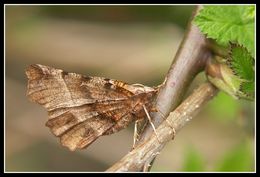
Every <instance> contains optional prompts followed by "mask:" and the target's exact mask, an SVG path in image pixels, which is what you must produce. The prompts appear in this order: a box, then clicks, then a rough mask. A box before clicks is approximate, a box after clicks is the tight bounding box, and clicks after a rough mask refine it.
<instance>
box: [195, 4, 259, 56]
mask: <svg viewBox="0 0 260 177" xmlns="http://www.w3.org/2000/svg"><path fill="white" fill-rule="evenodd" d="M253 7H254V6H252V5H230V6H204V8H203V9H202V10H201V11H200V13H199V14H198V15H197V16H196V18H195V19H194V22H195V24H196V25H198V27H199V28H200V30H201V31H202V32H203V33H204V34H206V35H207V37H208V38H212V39H215V40H216V41H217V42H218V43H219V44H220V45H223V46H227V45H228V43H229V42H230V41H231V42H234V43H237V42H238V43H239V44H241V45H243V46H245V47H246V48H247V49H248V51H249V52H250V54H251V55H252V56H254V54H255V46H254V44H255V42H254V40H255V15H254V14H253V13H254V12H255V11H254V8H253Z"/></svg>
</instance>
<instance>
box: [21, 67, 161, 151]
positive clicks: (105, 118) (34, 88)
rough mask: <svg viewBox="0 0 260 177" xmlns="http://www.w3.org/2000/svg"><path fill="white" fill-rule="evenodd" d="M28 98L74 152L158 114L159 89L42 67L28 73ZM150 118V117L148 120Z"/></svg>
mask: <svg viewBox="0 0 260 177" xmlns="http://www.w3.org/2000/svg"><path fill="white" fill-rule="evenodd" d="M26 75H27V77H28V86H27V96H28V97H29V98H30V100H31V101H33V102H36V103H38V104H40V105H42V106H43V107H44V108H46V109H47V111H48V116H49V119H48V121H47V122H46V126H47V127H49V128H50V130H51V132H52V133H53V134H54V135H55V136H57V137H59V138H60V141H61V144H62V145H63V146H66V147H68V148H69V149H70V150H71V151H74V150H76V149H77V148H78V149H83V148H86V147H87V146H88V145H90V144H91V143H92V142H94V141H95V140H96V139H97V138H98V137H100V136H102V135H109V134H112V133H115V132H117V131H119V130H121V129H124V128H126V127H127V126H128V125H129V124H130V123H131V122H133V121H136V120H140V119H142V118H144V117H146V116H149V115H147V112H151V111H154V110H155V109H154V104H153V103H154V102H153V101H154V99H155V98H156V96H157V93H158V87H154V88H153V87H147V86H143V85H141V84H132V85H131V84H127V83H124V82H121V81H118V80H113V79H106V78H102V77H89V76H84V75H80V74H75V73H68V72H65V71H63V70H60V69H55V68H52V67H49V66H43V65H40V64H34V65H30V66H29V67H28V68H27V69H26ZM148 118H149V117H148Z"/></svg>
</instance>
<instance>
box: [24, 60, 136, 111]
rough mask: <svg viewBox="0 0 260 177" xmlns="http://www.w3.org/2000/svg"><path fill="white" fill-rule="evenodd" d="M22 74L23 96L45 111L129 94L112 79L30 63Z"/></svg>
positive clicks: (118, 97) (119, 97) (123, 97)
mask: <svg viewBox="0 0 260 177" xmlns="http://www.w3.org/2000/svg"><path fill="white" fill-rule="evenodd" d="M26 75H27V77H28V86H27V96H28V97H29V98H30V99H31V100H32V101H33V102H36V103H38V104H40V105H42V106H43V107H45V108H46V109H47V110H48V111H51V110H54V109H57V108H63V107H74V106H80V105H84V104H92V103H95V102H97V101H106V100H114V99H118V100H119V99H126V98H128V97H130V96H132V95H133V93H132V92H131V91H129V90H127V89H124V88H122V87H119V86H118V85H117V82H116V81H115V80H111V79H105V78H102V77H89V76H84V75H81V74H76V73H68V72H65V71H62V70H60V69H55V68H52V67H49V66H43V65H39V64H35V65H30V66H29V67H28V68H27V70H26ZM123 84H124V85H128V84H126V83H123ZM129 86H131V85H129Z"/></svg>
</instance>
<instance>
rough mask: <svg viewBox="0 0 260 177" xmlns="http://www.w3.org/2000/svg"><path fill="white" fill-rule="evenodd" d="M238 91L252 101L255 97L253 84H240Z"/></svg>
mask: <svg viewBox="0 0 260 177" xmlns="http://www.w3.org/2000/svg"><path fill="white" fill-rule="evenodd" d="M240 91H241V92H243V93H244V94H245V95H247V97H249V98H251V99H253V98H254V96H255V82H253V81H252V82H243V83H241V86H240Z"/></svg>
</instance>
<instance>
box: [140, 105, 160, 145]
mask: <svg viewBox="0 0 260 177" xmlns="http://www.w3.org/2000/svg"><path fill="white" fill-rule="evenodd" d="M143 108H144V111H145V114H146V115H147V118H148V120H149V122H150V124H151V126H152V128H153V131H154V133H155V135H156V137H157V140H158V141H159V143H162V142H161V141H160V139H159V136H158V134H157V132H156V129H155V126H154V124H153V122H152V119H151V117H150V115H149V113H148V111H147V109H146V107H145V105H143Z"/></svg>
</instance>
